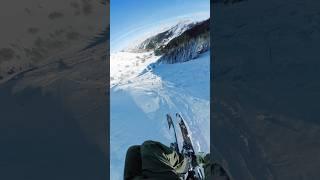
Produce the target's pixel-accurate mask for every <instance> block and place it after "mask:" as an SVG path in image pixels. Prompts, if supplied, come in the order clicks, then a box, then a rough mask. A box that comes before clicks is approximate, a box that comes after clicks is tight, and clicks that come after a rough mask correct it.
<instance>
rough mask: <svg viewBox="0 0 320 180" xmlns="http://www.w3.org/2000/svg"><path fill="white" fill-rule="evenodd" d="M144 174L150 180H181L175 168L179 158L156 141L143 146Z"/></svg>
mask: <svg viewBox="0 0 320 180" xmlns="http://www.w3.org/2000/svg"><path fill="white" fill-rule="evenodd" d="M141 159H142V174H143V175H144V176H145V177H147V178H150V179H159V180H160V179H166V180H179V176H178V175H177V173H176V170H175V167H176V166H178V165H179V163H180V162H179V156H178V155H177V153H176V152H175V151H173V150H172V149H170V148H169V147H167V146H165V145H163V144H161V143H159V142H155V141H146V142H144V143H143V144H142V145H141Z"/></svg>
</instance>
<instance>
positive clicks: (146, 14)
mask: <svg viewBox="0 0 320 180" xmlns="http://www.w3.org/2000/svg"><path fill="white" fill-rule="evenodd" d="M110 4H111V5H110V14H111V17H110V18H111V19H110V20H111V22H110V44H111V51H114V50H119V48H120V49H121V48H123V47H122V46H124V44H127V43H129V41H132V40H134V38H137V37H138V36H139V35H141V34H143V33H145V32H147V31H148V29H151V28H155V27H157V26H160V24H165V22H169V21H173V20H174V19H178V18H182V17H194V16H203V15H204V16H207V17H209V14H210V0H111V1H110Z"/></svg>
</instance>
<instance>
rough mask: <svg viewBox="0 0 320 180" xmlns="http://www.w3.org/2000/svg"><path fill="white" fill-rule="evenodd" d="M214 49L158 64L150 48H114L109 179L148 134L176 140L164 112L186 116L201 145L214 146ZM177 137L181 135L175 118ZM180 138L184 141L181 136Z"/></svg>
mask: <svg viewBox="0 0 320 180" xmlns="http://www.w3.org/2000/svg"><path fill="white" fill-rule="evenodd" d="M209 54H210V52H207V53H204V54H202V55H201V56H200V57H199V58H197V59H195V60H192V61H188V62H184V63H177V64H154V65H153V67H152V68H151V67H150V66H149V65H150V64H152V63H154V62H156V60H157V59H158V58H159V57H157V56H154V55H153V54H151V53H128V52H118V53H112V54H111V59H110V61H111V62H110V65H111V69H110V75H111V82H110V83H111V89H110V103H111V122H110V126H111V132H110V135H111V137H110V146H111V156H110V157H111V164H110V167H111V169H110V170H111V179H113V180H120V179H122V176H123V168H124V159H125V154H126V150H127V149H128V147H129V146H131V145H135V144H136V145H140V144H142V143H143V142H144V141H145V140H156V141H160V142H162V143H163V144H166V145H169V143H170V142H173V141H174V138H173V135H172V134H171V132H170V131H169V130H168V124H167V122H166V119H165V117H166V114H167V113H170V114H171V115H172V116H173V118H174V120H175V116H174V115H175V113H176V112H180V113H181V114H182V116H183V117H184V118H185V120H186V123H187V126H188V127H189V131H190V133H192V134H191V137H192V139H193V141H194V146H195V149H196V150H197V151H203V152H209V146H210V139H209V138H210V121H209V119H210V107H209V105H210V84H209V83H210V68H209V67H210V55H209ZM176 129H177V133H178V139H179V140H181V136H180V132H179V128H178V125H177V124H176ZM180 142H181V141H180Z"/></svg>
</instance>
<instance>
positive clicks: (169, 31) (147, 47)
mask: <svg viewBox="0 0 320 180" xmlns="http://www.w3.org/2000/svg"><path fill="white" fill-rule="evenodd" d="M198 22H199V21H197V20H190V19H184V20H180V21H178V22H177V23H176V24H174V25H172V26H169V27H164V28H162V29H161V30H160V31H159V32H155V33H154V34H151V35H149V36H147V37H143V38H141V39H140V40H137V41H136V43H134V45H131V46H129V47H127V48H125V49H124V50H123V51H128V52H147V51H152V50H155V49H157V48H159V47H161V46H164V45H167V44H168V43H169V42H170V41H171V40H172V39H174V38H176V37H178V36H180V35H181V34H182V33H184V32H185V31H186V30H188V29H190V28H192V27H194V26H195V25H196V24H197V23H198Z"/></svg>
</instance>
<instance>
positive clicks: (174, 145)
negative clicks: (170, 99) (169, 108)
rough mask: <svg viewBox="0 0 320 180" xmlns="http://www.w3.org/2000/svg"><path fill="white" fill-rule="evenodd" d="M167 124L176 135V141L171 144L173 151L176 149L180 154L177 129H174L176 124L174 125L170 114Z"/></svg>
mask: <svg viewBox="0 0 320 180" xmlns="http://www.w3.org/2000/svg"><path fill="white" fill-rule="evenodd" d="M167 122H168V125H169V129H171V127H172V129H173V133H174V138H175V141H176V142H174V143H171V144H170V147H171V148H172V149H174V150H175V151H176V152H177V153H179V152H180V151H179V145H178V139H177V134H176V129H175V127H174V124H173V121H172V118H171V116H170V114H167Z"/></svg>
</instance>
